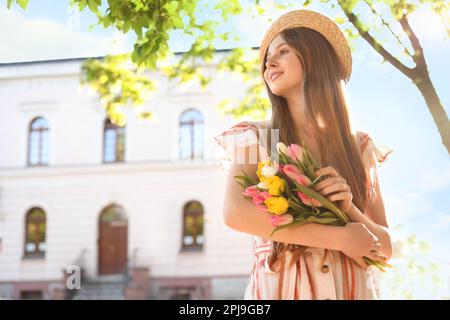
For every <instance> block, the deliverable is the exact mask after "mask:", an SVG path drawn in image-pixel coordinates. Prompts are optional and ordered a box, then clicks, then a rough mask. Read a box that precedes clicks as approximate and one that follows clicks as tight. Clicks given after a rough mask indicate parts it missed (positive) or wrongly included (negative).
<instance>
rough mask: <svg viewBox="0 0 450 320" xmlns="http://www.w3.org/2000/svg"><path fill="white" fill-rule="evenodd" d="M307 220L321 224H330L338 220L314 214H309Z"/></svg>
mask: <svg viewBox="0 0 450 320" xmlns="http://www.w3.org/2000/svg"><path fill="white" fill-rule="evenodd" d="M306 221H307V222H315V223H321V224H330V223H333V222H336V221H339V219H338V218H320V217H316V216H310V217H308V218H307V219H306Z"/></svg>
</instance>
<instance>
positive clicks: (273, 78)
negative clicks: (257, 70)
mask: <svg viewBox="0 0 450 320" xmlns="http://www.w3.org/2000/svg"><path fill="white" fill-rule="evenodd" d="M265 64H266V70H265V71H264V80H265V81H266V82H267V85H268V86H269V88H270V90H271V91H272V93H273V94H275V95H277V96H282V97H287V96H288V95H290V94H292V93H294V92H295V93H297V94H299V93H300V90H299V88H300V87H301V85H302V82H303V68H302V64H301V62H300V59H299V57H298V56H297V55H296V53H295V51H294V50H293V49H292V48H291V47H290V46H289V45H288V44H287V43H286V41H285V40H284V39H283V38H282V37H281V35H278V36H276V37H275V38H274V39H273V40H272V42H271V43H270V45H269V48H268V49H267V59H266V62H265ZM277 74H278V75H277Z"/></svg>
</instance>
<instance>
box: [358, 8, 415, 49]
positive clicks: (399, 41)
mask: <svg viewBox="0 0 450 320" xmlns="http://www.w3.org/2000/svg"><path fill="white" fill-rule="evenodd" d="M364 2H365V3H366V4H367V5H368V6H369V8H370V10H372V12H373V13H374V14H375V15H377V16H378V17H379V18H380V19H381V22H382V23H383V24H384V25H385V26H386V27H387V28H388V29H389V31H390V32H391V33H392V35H393V36H394V37H395V38H396V39H397V42H398V43H399V44H400V45H401V46H402V47H403V48H404V49H405V52H406V53H407V54H408V55H409V56H410V57H411V58H412V56H413V55H412V54H411V52H409V49H408V47H406V46H405V45H404V44H403V42H402V40H401V39H400V37H399V36H398V35H396V34H395V32H394V31H393V30H392V29H391V26H390V24H389V23H388V22H387V21H386V20H385V19H384V18H383V16H382V15H381V14H380V13H379V12H378V11H377V10H376V9H375V8H374V6H373V5H372V4H371V3H370V2H369V1H368V0H364Z"/></svg>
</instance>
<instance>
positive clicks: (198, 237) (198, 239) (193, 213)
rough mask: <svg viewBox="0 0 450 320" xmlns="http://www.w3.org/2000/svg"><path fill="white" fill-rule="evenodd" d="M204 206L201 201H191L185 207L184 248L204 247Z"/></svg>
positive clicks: (197, 248)
mask: <svg viewBox="0 0 450 320" xmlns="http://www.w3.org/2000/svg"><path fill="white" fill-rule="evenodd" d="M203 242H204V238H203V206H202V204H201V203H200V202H199V201H189V202H188V203H186V204H185V205H184V208H183V238H182V249H183V250H189V249H194V250H199V249H202V248H203Z"/></svg>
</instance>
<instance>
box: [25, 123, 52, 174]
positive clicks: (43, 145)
mask: <svg viewBox="0 0 450 320" xmlns="http://www.w3.org/2000/svg"><path fill="white" fill-rule="evenodd" d="M48 131H49V128H48V122H47V120H46V119H45V118H42V117H38V118H35V119H34V120H33V121H31V123H30V127H29V134H28V165H29V166H42V165H48V153H49V143H48Z"/></svg>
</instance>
